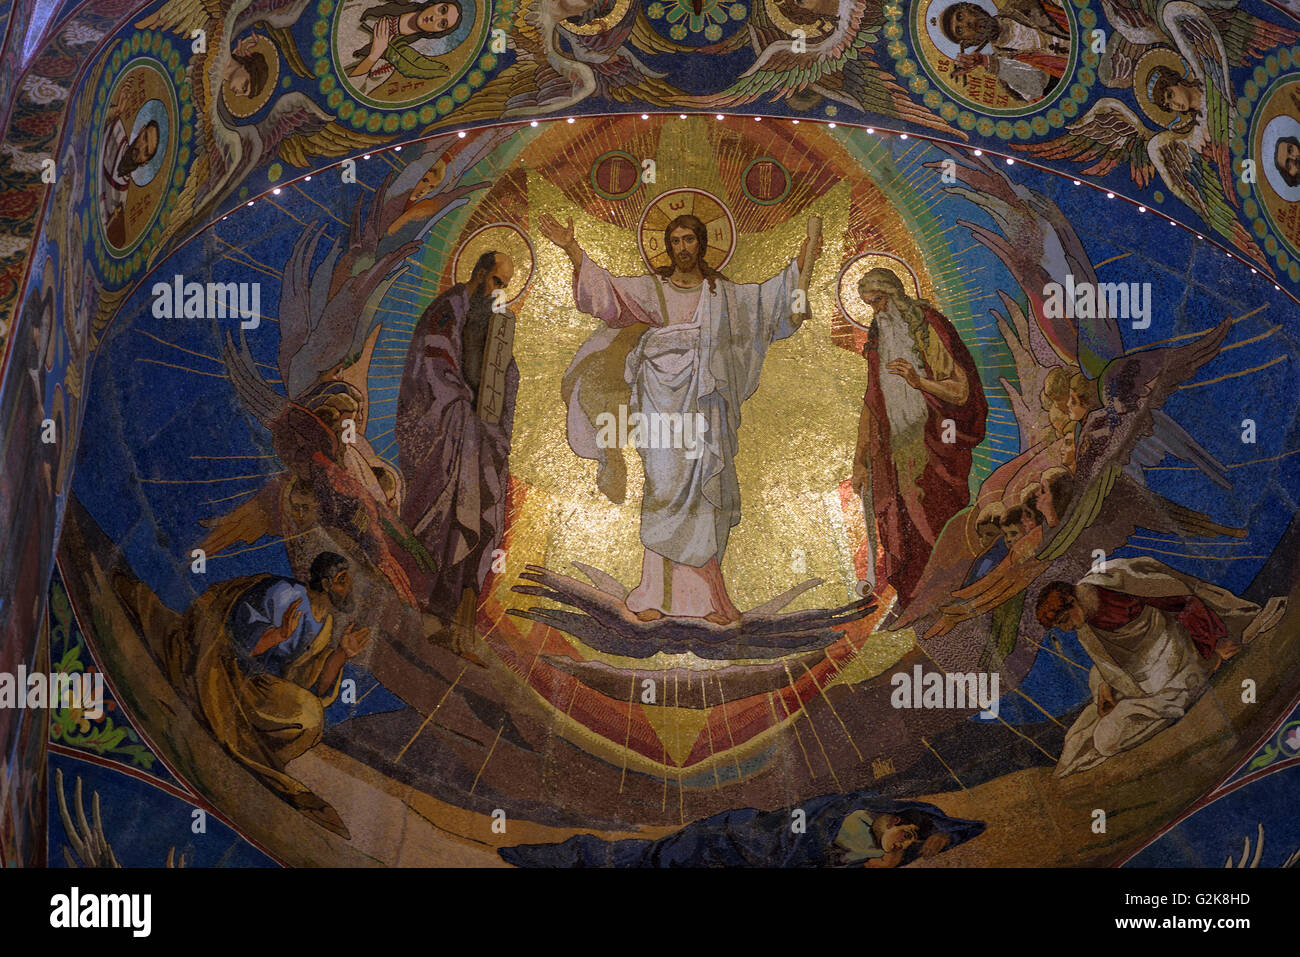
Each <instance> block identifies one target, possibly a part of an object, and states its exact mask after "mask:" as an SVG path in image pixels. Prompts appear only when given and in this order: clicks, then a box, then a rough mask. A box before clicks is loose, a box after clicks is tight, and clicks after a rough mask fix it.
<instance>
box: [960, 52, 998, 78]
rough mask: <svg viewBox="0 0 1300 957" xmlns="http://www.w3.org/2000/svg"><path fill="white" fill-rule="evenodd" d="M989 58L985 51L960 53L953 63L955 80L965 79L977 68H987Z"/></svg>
mask: <svg viewBox="0 0 1300 957" xmlns="http://www.w3.org/2000/svg"><path fill="white" fill-rule="evenodd" d="M988 65H989V58H988V55H987V54H984V53H963V54H961V55H959V56H958V57H957V59H956V61H955V62H954V63H953V68H952V76H953V79H955V80H960V79H963V78H964V77H965V76H966V74H968V73H972V72H974V71H975V70H979V69H987V68H988Z"/></svg>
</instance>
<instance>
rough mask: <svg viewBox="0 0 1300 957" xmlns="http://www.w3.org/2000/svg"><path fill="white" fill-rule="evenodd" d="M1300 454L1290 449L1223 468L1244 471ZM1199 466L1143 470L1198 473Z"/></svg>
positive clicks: (1152, 466) (1175, 466) (1151, 466)
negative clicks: (1248, 467)
mask: <svg viewBox="0 0 1300 957" xmlns="http://www.w3.org/2000/svg"><path fill="white" fill-rule="evenodd" d="M1296 454H1300V449H1291V450H1290V451H1287V452H1281V453H1279V454H1278V455H1270V456H1268V457H1267V458H1262V459H1251V460H1250V461H1248V462H1234V463H1232V464H1231V465H1227V466H1224V467H1225V468H1229V469H1244V468H1246V467H1247V466H1250V465H1262V464H1263V463H1265V462H1276V461H1278V460H1279V459H1285V458H1289V457H1290V456H1292V455H1296ZM1200 470H1201V467H1200V466H1199V465H1150V466H1147V467H1146V468H1145V471H1147V472H1199V471H1200Z"/></svg>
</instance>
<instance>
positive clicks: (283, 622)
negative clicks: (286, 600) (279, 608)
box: [249, 598, 302, 655]
mask: <svg viewBox="0 0 1300 957" xmlns="http://www.w3.org/2000/svg"><path fill="white" fill-rule="evenodd" d="M301 606H302V599H301V598H295V599H294V600H293V601H292V602H291V603H290V605H289V607H288V608H286V609H285V610H284V617H282V618H281V619H280V624H278V625H272V626H271V627H270V628H268V629H266V631H264V632H262V637H261V638H259V639H258V641H257V644H255V645H254V646H253V650H252V651H251V652H249V654H251V655H264V654H266V653H267V652H268V651H270V650H271V649H272V648H274V647H275V646H276V645H282V644H284V643H285V642H286V641H288V640H289V639H290V638H292V637H293V635H294V632H296V631H297V630H298V624H299V623H300V622H301V621H302V610H301Z"/></svg>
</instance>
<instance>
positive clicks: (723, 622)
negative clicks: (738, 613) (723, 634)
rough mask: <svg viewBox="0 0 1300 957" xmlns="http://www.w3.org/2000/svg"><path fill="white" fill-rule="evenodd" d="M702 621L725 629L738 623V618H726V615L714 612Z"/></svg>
mask: <svg viewBox="0 0 1300 957" xmlns="http://www.w3.org/2000/svg"><path fill="white" fill-rule="evenodd" d="M704 620H705V621H708V622H712V623H713V624H715V625H719V626H721V627H723V628H726V627H727V626H728V625H730V624H733V623H735V622H738V621H740V619H739V618H728V617H727V616H726V615H724V614H722V613H721V612H716V611H711V612H709V613H708V614H707V615H705V616H704Z"/></svg>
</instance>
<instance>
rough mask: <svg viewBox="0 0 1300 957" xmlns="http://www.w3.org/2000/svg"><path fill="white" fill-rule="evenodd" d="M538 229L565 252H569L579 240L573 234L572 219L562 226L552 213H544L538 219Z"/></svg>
mask: <svg viewBox="0 0 1300 957" xmlns="http://www.w3.org/2000/svg"><path fill="white" fill-rule="evenodd" d="M537 229H538V231H539V232H541V234H542V235H543V236H545V237H546V238H547V239H549V240H550V241H551V242H553V243H555V245H557V246H559V247H560V248H561V249H563V250H564V251H565V252H568V251H569V248H570V247H571V246H573V245H574V243H575V242H576V241H577V240H576V237H575V236H574V234H573V220H572V219H570V220H569V221H568V223H567V224H565V225H564V226H561V225H560V223H559V221H558V220H557V219H556V218H555V217H554V216H552V215H551V214H550V213H543V214H542V215H541V217H540V218H539V219H538V220H537Z"/></svg>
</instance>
